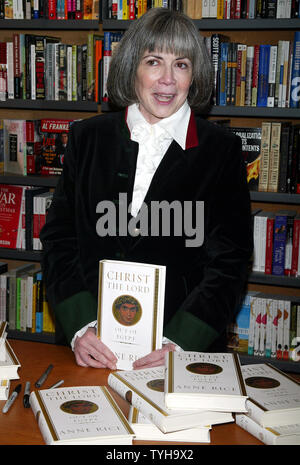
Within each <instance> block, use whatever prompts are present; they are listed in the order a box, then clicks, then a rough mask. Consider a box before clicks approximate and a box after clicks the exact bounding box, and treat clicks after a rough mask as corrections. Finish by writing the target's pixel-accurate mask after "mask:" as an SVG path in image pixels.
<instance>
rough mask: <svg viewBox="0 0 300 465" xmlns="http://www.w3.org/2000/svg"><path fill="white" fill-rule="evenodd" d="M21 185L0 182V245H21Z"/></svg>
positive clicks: (9, 246) (10, 246)
mask: <svg viewBox="0 0 300 465" xmlns="http://www.w3.org/2000/svg"><path fill="white" fill-rule="evenodd" d="M23 193H24V187H23V186H14V185H10V184H0V247H6V248H8V249H16V248H20V246H21V228H22V198H23Z"/></svg>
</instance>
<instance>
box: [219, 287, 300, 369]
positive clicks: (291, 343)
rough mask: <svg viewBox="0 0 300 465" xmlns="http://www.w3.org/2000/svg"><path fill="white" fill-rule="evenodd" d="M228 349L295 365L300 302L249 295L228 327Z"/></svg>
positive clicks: (290, 299)
mask: <svg viewBox="0 0 300 465" xmlns="http://www.w3.org/2000/svg"><path fill="white" fill-rule="evenodd" d="M227 335H228V347H229V348H230V349H233V350H236V351H238V352H241V353H247V354H248V355H258V356H261V357H267V358H270V361H272V359H277V360H294V361H296V356H295V349H296V347H297V346H298V345H299V342H300V301H299V300H298V301H297V300H292V298H291V297H284V296H278V295H270V294H264V293H262V292H256V291H249V292H248V293H247V294H246V295H245V297H244V299H243V302H242V305H241V308H240V310H239V313H238V315H237V318H236V321H235V322H234V323H232V324H231V325H229V326H228V328H227Z"/></svg>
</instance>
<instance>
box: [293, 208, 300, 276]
mask: <svg viewBox="0 0 300 465" xmlns="http://www.w3.org/2000/svg"><path fill="white" fill-rule="evenodd" d="M299 242H300V217H296V218H295V219H294V231H293V251H292V268H291V276H297V275H298V264H299V248H300V244H299Z"/></svg>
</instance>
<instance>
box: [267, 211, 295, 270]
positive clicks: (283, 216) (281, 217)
mask: <svg viewBox="0 0 300 465" xmlns="http://www.w3.org/2000/svg"><path fill="white" fill-rule="evenodd" d="M296 214H297V212H296V210H278V211H277V212H276V215H275V223H274V242H273V263H272V274H274V275H277V276H284V268H285V250H286V238H287V225H288V218H289V217H290V218H294V217H295V216H296Z"/></svg>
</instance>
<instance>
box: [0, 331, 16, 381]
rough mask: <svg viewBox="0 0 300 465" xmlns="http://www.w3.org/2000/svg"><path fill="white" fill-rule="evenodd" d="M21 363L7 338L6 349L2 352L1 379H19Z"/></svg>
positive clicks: (0, 361) (0, 357)
mask: <svg viewBox="0 0 300 465" xmlns="http://www.w3.org/2000/svg"><path fill="white" fill-rule="evenodd" d="M20 366H21V364H20V362H19V360H18V359H17V357H16V355H15V353H14V351H13V349H12V347H11V345H10V344H9V342H8V341H7V340H6V341H5V350H4V351H1V352H0V379H19V378H20V376H19V374H18V369H19V368H20Z"/></svg>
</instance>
